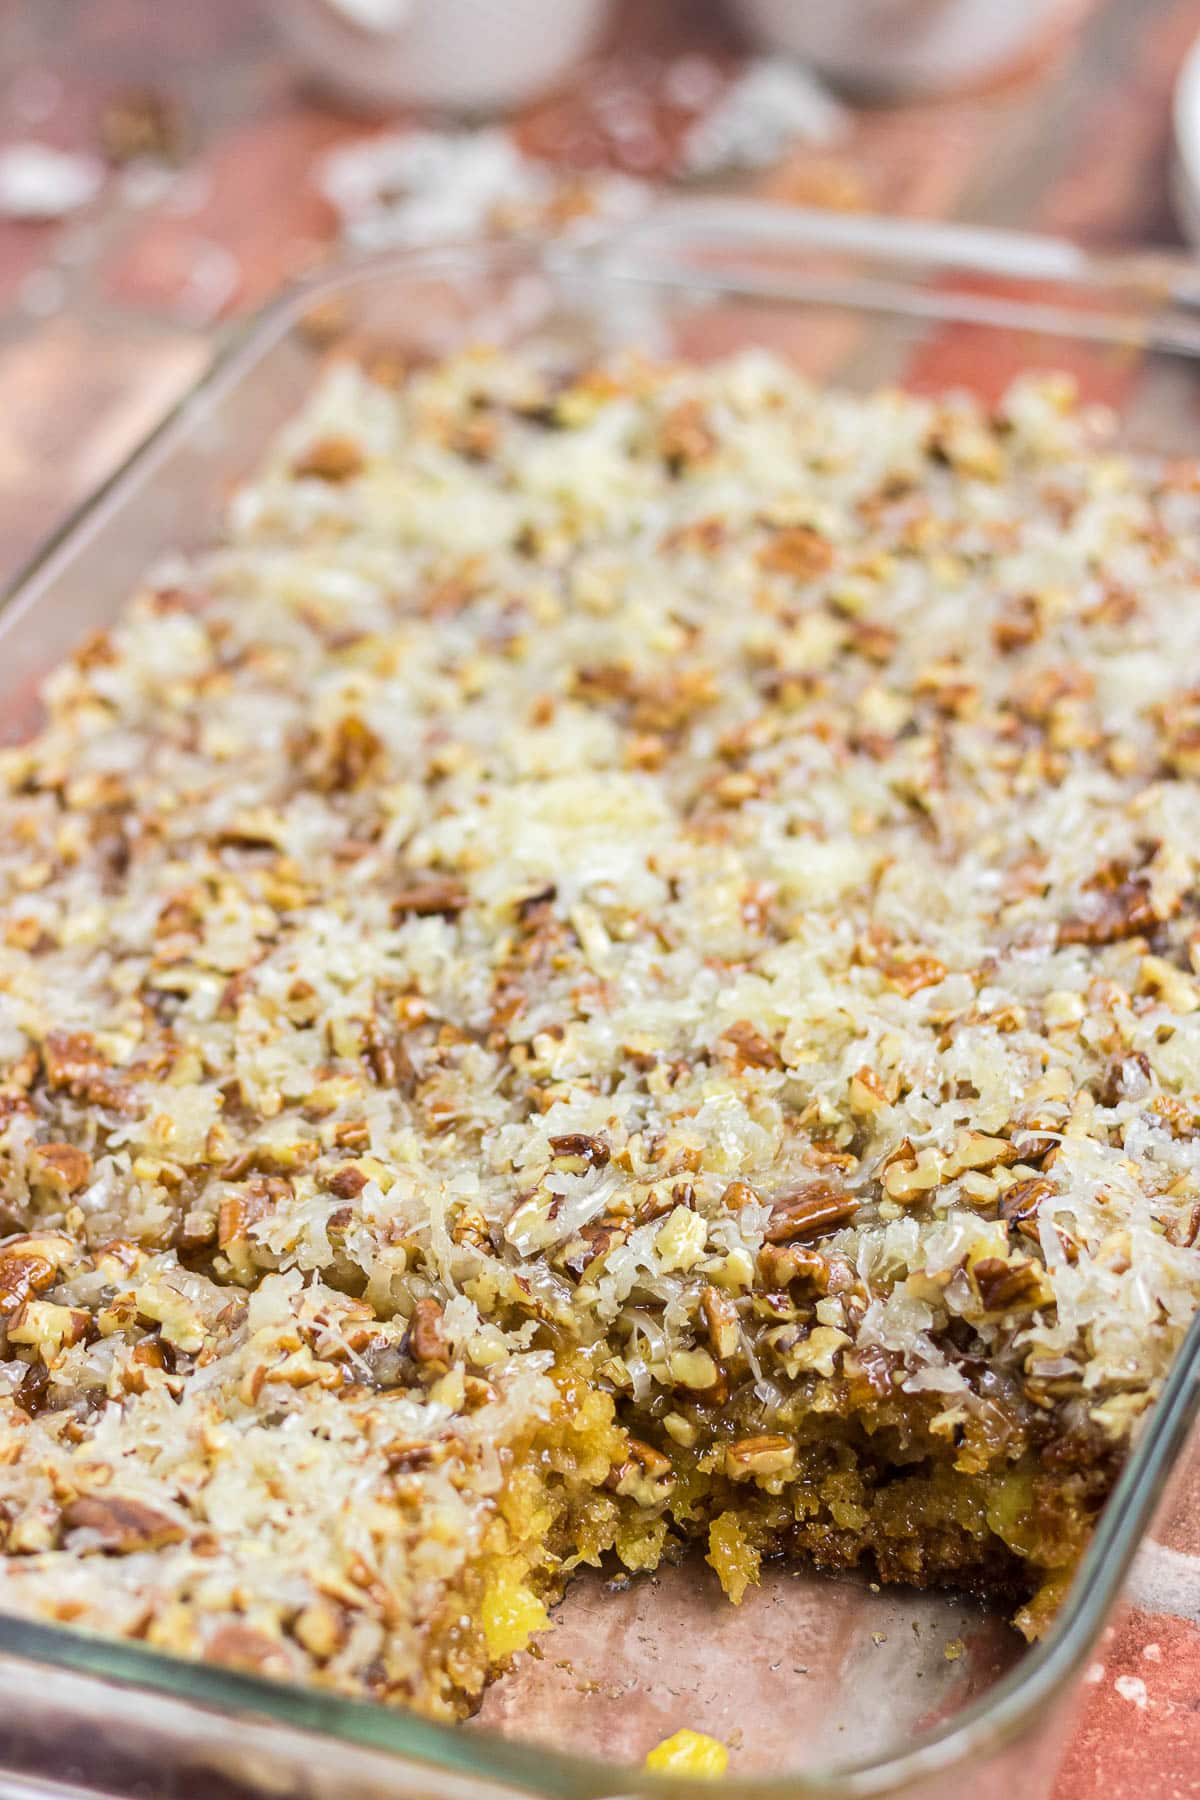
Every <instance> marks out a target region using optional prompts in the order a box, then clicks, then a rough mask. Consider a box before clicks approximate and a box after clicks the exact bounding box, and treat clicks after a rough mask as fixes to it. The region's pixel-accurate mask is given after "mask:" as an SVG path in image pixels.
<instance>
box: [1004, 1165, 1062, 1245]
mask: <svg viewBox="0 0 1200 1800" xmlns="http://www.w3.org/2000/svg"><path fill="white" fill-rule="evenodd" d="M1053 1192H1054V1183H1053V1182H1052V1181H1047V1180H1046V1178H1045V1176H1044V1175H1031V1176H1030V1177H1029V1178H1028V1179H1027V1180H1025V1181H1014V1182H1013V1184H1012V1186H1011V1187H1010V1188H1006V1189H1005V1191H1004V1193H1003V1194H1002V1195H1001V1197H1000V1217H1001V1218H1002V1219H1003V1220H1004V1222H1005V1224H1006V1225H1007V1226H1008V1228H1009V1230H1010V1231H1024V1230H1025V1228H1026V1226H1028V1227H1030V1229H1029V1230H1028V1231H1026V1236H1027V1237H1036V1236H1037V1223H1036V1221H1037V1211H1038V1207H1039V1206H1040V1205H1041V1203H1042V1201H1043V1200H1044V1199H1045V1198H1046V1195H1047V1194H1052V1193H1053Z"/></svg>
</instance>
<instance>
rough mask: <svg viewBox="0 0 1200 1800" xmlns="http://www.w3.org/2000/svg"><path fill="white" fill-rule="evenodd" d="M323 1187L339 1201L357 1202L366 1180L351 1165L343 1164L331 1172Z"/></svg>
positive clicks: (360, 1172) (359, 1170)
mask: <svg viewBox="0 0 1200 1800" xmlns="http://www.w3.org/2000/svg"><path fill="white" fill-rule="evenodd" d="M325 1185H326V1187H327V1188H328V1190H329V1192H330V1193H331V1194H336V1196H337V1198H338V1199H339V1200H357V1198H358V1196H359V1195H360V1194H361V1193H362V1191H363V1189H364V1188H365V1187H366V1185H367V1178H366V1176H365V1175H364V1174H363V1172H362V1170H361V1169H356V1168H355V1167H354V1164H353V1163H344V1164H343V1165H342V1167H341V1168H340V1169H335V1170H334V1171H333V1174H332V1175H331V1176H330V1177H329V1179H328V1181H327V1182H326V1183H325Z"/></svg>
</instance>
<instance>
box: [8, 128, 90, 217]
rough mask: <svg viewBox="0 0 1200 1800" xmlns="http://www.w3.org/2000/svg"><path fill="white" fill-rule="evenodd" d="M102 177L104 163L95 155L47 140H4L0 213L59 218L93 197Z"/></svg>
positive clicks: (85, 203) (16, 215) (84, 204)
mask: <svg viewBox="0 0 1200 1800" xmlns="http://www.w3.org/2000/svg"><path fill="white" fill-rule="evenodd" d="M103 181H104V165H103V164H102V163H100V162H99V161H98V160H97V159H96V158H95V157H94V156H79V155H75V154H74V153H72V152H71V151H67V150H53V149H51V148H50V146H49V145H48V144H36V143H33V142H26V143H20V144H6V145H5V146H4V148H3V149H0V214H3V215H4V216H5V217H6V218H9V219H58V218H61V217H62V216H63V215H64V213H70V212H75V211H76V210H77V209H78V208H79V207H81V206H86V205H87V203H88V201H89V200H94V199H95V197H96V195H97V194H98V193H99V192H100V188H101V186H102V184H103Z"/></svg>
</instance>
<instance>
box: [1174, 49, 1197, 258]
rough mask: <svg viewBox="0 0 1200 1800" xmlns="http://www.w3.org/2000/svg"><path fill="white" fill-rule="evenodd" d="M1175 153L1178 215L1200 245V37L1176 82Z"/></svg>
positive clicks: (1175, 197) (1188, 236)
mask: <svg viewBox="0 0 1200 1800" xmlns="http://www.w3.org/2000/svg"><path fill="white" fill-rule="evenodd" d="M1173 110H1174V127H1175V156H1174V162H1173V165H1172V169H1171V193H1172V198H1173V200H1174V202H1175V216H1176V218H1177V219H1178V221H1179V223H1180V225H1181V226H1182V227H1183V232H1184V235H1185V236H1186V237H1187V239H1188V240H1189V242H1190V243H1193V244H1200V38H1197V40H1196V42H1195V43H1194V44H1193V45H1192V47H1191V49H1190V50H1189V51H1188V53H1187V55H1186V56H1185V57H1184V59H1183V63H1182V65H1181V67H1180V70H1179V75H1178V77H1177V79H1176V82H1175V100H1174V109H1173Z"/></svg>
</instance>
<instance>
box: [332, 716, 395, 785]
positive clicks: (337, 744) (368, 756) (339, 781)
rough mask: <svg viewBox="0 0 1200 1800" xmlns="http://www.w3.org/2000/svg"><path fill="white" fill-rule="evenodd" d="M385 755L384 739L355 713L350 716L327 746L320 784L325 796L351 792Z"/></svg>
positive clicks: (342, 720)
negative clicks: (326, 794)
mask: <svg viewBox="0 0 1200 1800" xmlns="http://www.w3.org/2000/svg"><path fill="white" fill-rule="evenodd" d="M383 755H384V746H383V740H382V739H381V738H380V737H379V736H378V735H377V734H376V733H375V732H374V731H372V730H371V727H370V726H369V725H367V724H365V723H364V722H363V720H362V719H360V718H359V717H358V715H357V714H356V713H347V714H346V715H345V717H343V718H341V719H339V720H338V722H337V724H336V725H335V726H334V727H333V730H332V732H331V733H330V735H329V737H328V739H327V740H326V742H325V744H324V747H323V750H322V760H321V762H320V764H319V766H318V768H317V770H316V780H317V785H318V786H319V787H320V788H321V789H322V791H323V792H325V793H331V794H346V793H350V792H351V791H352V790H353V789H354V788H358V787H361V786H362V785H363V783H364V781H366V779H367V777H368V776H369V775H371V774H372V773H373V772H374V771H375V770H376V769H377V768H378V766H379V764H380V763H381V762H382V760H383Z"/></svg>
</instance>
